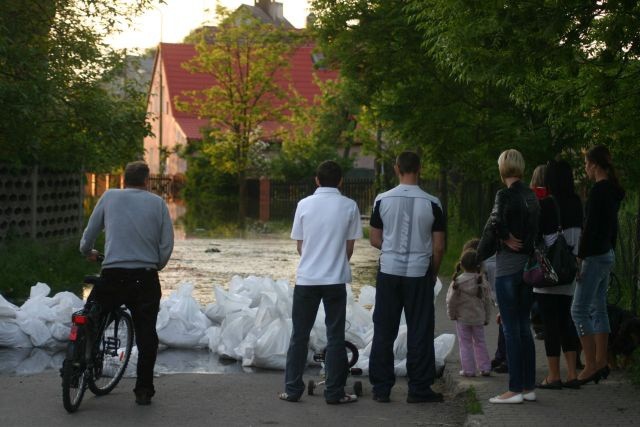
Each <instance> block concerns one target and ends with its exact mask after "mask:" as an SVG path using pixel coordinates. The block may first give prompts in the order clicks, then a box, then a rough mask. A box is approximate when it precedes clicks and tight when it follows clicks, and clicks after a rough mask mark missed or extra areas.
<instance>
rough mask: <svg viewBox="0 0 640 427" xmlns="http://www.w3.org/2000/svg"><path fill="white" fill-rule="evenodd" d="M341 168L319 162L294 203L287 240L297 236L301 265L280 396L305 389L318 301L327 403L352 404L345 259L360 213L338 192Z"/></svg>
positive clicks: (296, 395)
mask: <svg viewBox="0 0 640 427" xmlns="http://www.w3.org/2000/svg"><path fill="white" fill-rule="evenodd" d="M341 183H342V170H341V169H340V166H339V165H338V164H337V163H336V162H333V161H326V162H323V163H321V164H320V165H319V166H318V169H317V171H316V184H317V185H318V188H317V189H316V191H315V193H314V194H313V195H312V196H309V197H306V198H304V199H302V200H301V201H300V202H298V207H297V209H296V214H295V217H294V220H293V228H292V230H291V238H292V239H294V240H297V246H298V253H299V254H300V263H299V264H298V271H297V274H296V286H295V288H294V291H293V310H292V315H291V317H292V321H293V331H292V334H291V341H290V343H289V351H288V352H287V365H286V372H285V392H284V393H280V395H279V397H280V399H282V400H287V401H289V402H297V401H298V400H300V396H302V393H303V392H304V389H305V387H304V381H303V380H302V374H303V372H304V368H305V367H306V365H307V353H308V349H309V334H310V333H311V329H312V328H313V324H314V322H315V319H316V314H317V312H318V307H319V305H320V301H321V300H322V302H323V304H324V311H325V315H326V320H325V325H326V327H327V343H328V344H327V349H326V356H325V371H326V376H327V380H326V387H325V392H324V397H325V400H326V401H327V403H330V404H334V403H350V402H355V401H356V400H357V397H356V396H354V395H348V394H345V392H344V385H345V383H346V381H347V373H348V369H349V368H348V366H347V353H346V349H345V345H344V327H345V317H346V305H347V292H346V285H345V284H346V283H348V282H351V268H350V266H349V259H350V258H351V255H352V254H353V246H354V243H355V239H359V238H361V237H362V224H361V223H360V211H359V210H358V205H356V202H354V201H353V200H351V199H349V198H347V197H344V196H342V195H341V194H340V191H339V190H338V187H339V186H340V184H341Z"/></svg>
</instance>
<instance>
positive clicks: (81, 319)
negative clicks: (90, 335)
mask: <svg viewBox="0 0 640 427" xmlns="http://www.w3.org/2000/svg"><path fill="white" fill-rule="evenodd" d="M88 320H89V319H88V318H87V316H85V315H82V314H76V315H74V316H73V319H72V321H73V324H74V325H86V324H87V322H88Z"/></svg>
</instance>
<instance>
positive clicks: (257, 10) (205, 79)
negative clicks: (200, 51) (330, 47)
mask: <svg viewBox="0 0 640 427" xmlns="http://www.w3.org/2000/svg"><path fill="white" fill-rule="evenodd" d="M240 7H241V8H248V10H249V11H250V12H251V13H252V14H253V15H254V16H255V17H257V18H258V19H260V20H262V21H263V22H271V23H273V24H274V25H283V26H285V27H287V28H293V27H292V26H291V24H290V23H289V21H287V20H286V19H285V18H284V17H283V15H282V4H281V3H278V2H274V1H270V0H260V1H256V2H255V6H249V5H242V6H240ZM196 53H197V52H196V48H195V45H193V44H186V43H160V45H159V46H158V49H157V52H156V57H155V63H154V68H153V73H152V79H151V83H150V89H149V93H148V97H147V113H148V117H149V124H150V126H151V130H152V133H153V135H152V136H148V137H146V138H145V139H144V150H145V160H146V161H147V163H148V164H149V167H150V169H151V173H153V174H162V175H169V176H176V175H182V174H184V173H185V172H186V170H187V167H188V165H187V161H186V160H185V159H183V158H181V157H180V156H178V155H177V154H176V153H175V150H176V148H177V147H179V146H185V145H187V144H189V142H190V141H198V140H201V139H202V131H203V129H204V128H205V127H206V126H207V125H208V121H207V120H206V119H202V118H200V117H198V116H197V115H195V114H194V113H192V112H185V111H181V110H179V109H178V108H177V106H176V102H177V101H178V100H179V99H180V98H181V97H183V95H184V94H185V93H186V92H188V91H199V90H203V89H206V88H208V87H211V86H213V85H214V84H215V81H214V79H213V77H212V76H211V75H208V74H204V73H193V72H190V71H187V70H186V69H185V68H184V67H183V64H185V63H186V62H188V61H189V60H191V59H192V58H194V57H195V56H196ZM315 58H316V56H315V55H314V45H313V44H312V43H307V44H304V45H301V46H299V47H298V48H296V49H295V50H294V51H293V52H292V54H291V57H290V63H289V70H288V71H287V74H288V78H286V79H277V80H278V81H279V80H282V85H283V88H286V87H289V85H291V87H292V88H293V90H295V91H296V92H297V93H298V95H300V96H302V97H303V98H305V99H306V100H307V101H308V102H309V103H310V104H311V103H313V102H315V100H316V97H318V96H319V95H320V88H319V87H318V85H317V84H316V79H318V80H320V81H326V80H329V79H335V78H337V77H338V72H337V71H335V70H325V69H320V68H317V67H316V66H315V64H314V62H315ZM284 85H286V87H285V86H284ZM281 126H282V124H280V123H273V122H269V123H261V124H260V127H261V129H262V133H263V135H264V136H265V138H266V139H267V140H268V139H269V135H273V134H275V133H277V132H278V130H279V129H280V128H281ZM358 163H360V164H359V165H358V166H359V167H365V168H371V169H373V161H372V160H368V159H367V160H364V162H362V161H360V162H358ZM368 163H371V165H368Z"/></svg>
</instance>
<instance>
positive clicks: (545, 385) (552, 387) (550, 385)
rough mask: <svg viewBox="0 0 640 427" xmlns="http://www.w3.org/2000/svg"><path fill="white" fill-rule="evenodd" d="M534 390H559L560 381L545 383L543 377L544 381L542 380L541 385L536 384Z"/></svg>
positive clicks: (545, 380)
mask: <svg viewBox="0 0 640 427" xmlns="http://www.w3.org/2000/svg"><path fill="white" fill-rule="evenodd" d="M536 388H543V389H547V390H560V389H562V381H561V380H557V381H551V382H549V381H547V378H546V377H545V379H543V380H542V382H541V383H539V384H536Z"/></svg>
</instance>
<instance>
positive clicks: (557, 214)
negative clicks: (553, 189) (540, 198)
mask: <svg viewBox="0 0 640 427" xmlns="http://www.w3.org/2000/svg"><path fill="white" fill-rule="evenodd" d="M549 197H550V198H551V200H552V201H553V205H554V207H555V210H556V218H557V219H558V234H562V232H563V229H562V216H561V215H560V205H558V201H557V200H556V198H555V197H553V194H550V195H549Z"/></svg>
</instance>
